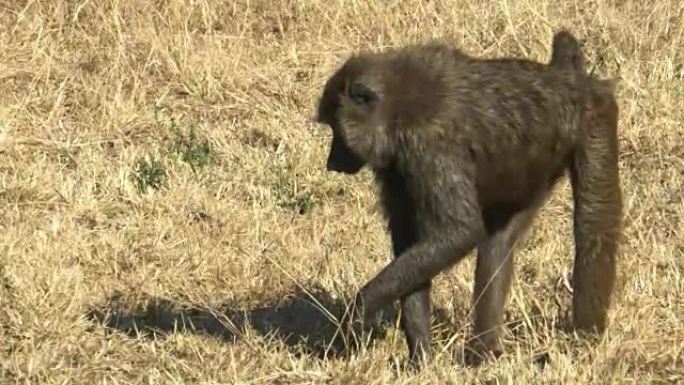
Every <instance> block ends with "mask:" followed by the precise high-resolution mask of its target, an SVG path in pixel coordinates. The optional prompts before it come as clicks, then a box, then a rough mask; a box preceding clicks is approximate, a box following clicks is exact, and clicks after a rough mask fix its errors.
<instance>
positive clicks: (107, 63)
mask: <svg viewBox="0 0 684 385" xmlns="http://www.w3.org/2000/svg"><path fill="white" fill-rule="evenodd" d="M560 28H567V29H569V30H570V31H572V32H573V34H575V35H576V36H578V37H580V38H581V39H583V40H584V43H585V44H584V50H585V53H586V55H587V62H588V63H587V66H588V68H590V69H592V70H593V71H594V72H595V73H597V74H599V75H600V76H602V77H610V78H615V79H617V84H618V87H617V95H618V102H619V106H620V125H619V132H620V152H621V155H620V168H621V177H622V188H623V194H624V202H625V216H624V218H625V233H624V239H623V244H622V248H621V253H620V257H619V282H618V285H617V286H618V287H617V294H616V297H615V302H614V306H613V308H612V310H611V312H610V327H609V330H608V331H607V333H606V334H605V336H603V337H602V338H599V339H596V340H591V339H586V338H581V337H579V336H577V335H575V334H573V333H572V332H571V331H570V330H569V328H568V327H567V326H568V312H569V311H570V302H571V294H570V292H569V290H568V287H569V286H568V283H567V282H568V280H569V279H570V275H571V270H572V257H573V247H574V246H573V243H572V200H571V194H570V188H569V184H568V183H567V181H564V182H563V183H561V184H560V185H559V186H558V188H557V189H556V190H555V191H554V194H553V196H552V198H551V200H550V201H549V202H548V204H547V205H546V206H545V207H544V209H543V210H542V211H541V212H540V215H539V217H538V218H537V220H536V221H535V223H534V226H533V228H532V229H531V230H530V232H529V233H528V234H527V236H526V237H525V238H524V239H523V240H521V242H520V244H519V247H518V250H517V252H516V254H515V259H516V268H515V274H516V276H515V280H514V283H513V288H512V292H511V295H510V297H509V301H508V305H507V314H506V322H507V325H508V334H507V337H506V341H505V354H504V355H503V356H501V357H500V359H499V360H497V361H490V362H487V363H486V364H485V365H483V366H481V367H478V368H472V367H468V366H465V365H464V364H463V363H462V362H461V361H460V360H459V359H458V354H457V353H458V351H459V349H460V347H461V346H462V345H463V343H464V342H465V341H466V339H467V338H469V335H470V334H469V332H470V330H471V326H472V325H471V318H470V315H471V301H470V299H471V294H472V281H473V270H474V263H473V258H472V255H471V256H470V257H469V258H467V259H466V260H465V261H463V262H462V263H460V264H459V265H457V266H455V267H454V268H453V269H451V270H449V271H447V272H445V273H443V274H441V275H440V276H439V277H438V278H437V279H436V281H435V283H434V290H433V293H434V307H435V309H434V328H435V333H434V348H435V351H436V353H437V356H436V357H435V360H434V361H433V362H432V363H431V364H430V365H428V366H427V367H426V368H425V369H424V370H423V371H421V372H418V373H416V372H412V371H409V370H407V369H406V367H405V362H406V345H405V341H404V337H403V335H402V333H401V331H400V330H399V329H398V328H397V309H388V310H387V311H386V312H385V317H384V319H385V321H384V322H381V323H379V324H378V325H376V326H377V327H376V328H375V329H376V330H375V331H376V333H374V334H373V338H371V339H370V340H369V341H368V343H367V345H366V347H365V349H362V350H361V351H360V352H358V353H357V354H354V355H353V356H352V357H350V358H345V357H339V356H335V355H332V354H327V353H328V352H327V349H326V348H327V347H328V342H329V340H330V336H331V335H332V333H334V331H335V324H334V319H335V317H337V316H339V314H340V311H341V309H343V307H344V305H345V303H346V302H347V301H349V300H350V299H351V298H352V297H353V295H354V293H355V292H356V290H358V289H359V288H360V287H361V286H362V285H363V284H364V283H365V282H366V281H367V280H368V279H370V278H371V277H372V276H373V275H374V274H375V273H377V272H378V271H379V269H381V268H382V267H383V266H384V265H385V264H386V263H387V262H388V260H389V258H391V254H390V245H389V240H388V236H387V234H386V232H385V225H384V223H383V221H382V218H381V216H380V213H379V210H378V206H377V203H376V191H375V186H374V184H373V182H372V179H371V175H370V173H369V172H368V171H364V172H362V173H361V174H360V175H357V176H343V175H340V174H334V173H328V172H326V171H325V157H326V151H327V149H328V142H329V139H330V132H329V131H328V129H327V128H326V127H324V126H320V125H317V124H315V123H314V122H313V117H314V114H315V106H316V103H317V101H318V98H319V96H320V93H321V90H322V87H323V84H324V82H325V80H326V78H327V77H328V76H329V75H330V74H331V73H332V71H334V70H335V69H336V68H337V67H338V66H339V65H340V64H341V63H342V62H343V61H344V60H345V59H346V58H347V57H348V56H349V55H350V54H351V53H352V52H354V51H357V50H359V49H371V50H381V49H384V48H388V47H393V46H401V45H404V44H407V43H414V42H421V41H428V40H431V39H442V40H445V41H447V42H449V43H451V44H454V45H456V46H459V47H461V48H462V49H463V50H465V51H466V52H468V53H469V54H472V55H478V56H486V57H495V56H515V57H525V58H531V59H535V60H540V61H547V60H548V57H549V54H550V42H551V37H552V36H553V33H554V32H556V31H557V30H559V29H560ZM683 52H684V3H682V2H681V1H676V0H656V1H653V2H642V1H638V0H610V1H599V0H588V1H568V2H556V1H549V0H521V1H511V0H498V1H481V0H476V1H446V0H432V1H428V0H424V1H386V2H380V1H378V2H361V1H342V0H333V1H322V0H310V1H306V0H280V1H272V2H269V1H258V0H251V1H250V0H236V1H204V0H194V1H181V0H156V1H143V0H130V1H123V0H53V1H49V0H36V1H30V0H29V1H27V0H22V1H19V0H17V1H11V0H4V1H0V384H190V383H192V384H195V383H196V384H678V383H679V384H681V383H684V278H683V274H684V53H683Z"/></svg>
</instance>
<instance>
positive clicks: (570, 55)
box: [549, 30, 584, 72]
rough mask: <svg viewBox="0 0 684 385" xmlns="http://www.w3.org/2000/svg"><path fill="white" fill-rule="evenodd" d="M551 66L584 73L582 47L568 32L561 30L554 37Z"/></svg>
mask: <svg viewBox="0 0 684 385" xmlns="http://www.w3.org/2000/svg"><path fill="white" fill-rule="evenodd" d="M552 47H553V48H552V51H551V61H550V63H549V64H550V65H551V66H554V67H560V68H564V69H573V70H575V71H580V72H584V53H582V45H581V44H580V42H579V41H578V40H577V39H576V38H575V37H574V36H573V35H572V34H571V33H570V32H568V31H566V30H561V31H558V32H556V34H555V35H553V45H552Z"/></svg>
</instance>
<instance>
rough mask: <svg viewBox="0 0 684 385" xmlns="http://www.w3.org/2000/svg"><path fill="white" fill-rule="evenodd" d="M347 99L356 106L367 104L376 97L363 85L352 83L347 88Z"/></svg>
mask: <svg viewBox="0 0 684 385" xmlns="http://www.w3.org/2000/svg"><path fill="white" fill-rule="evenodd" d="M349 97H350V98H351V99H352V100H353V101H354V102H355V103H357V104H368V103H370V102H372V101H374V100H375V99H377V97H378V95H376V94H375V92H373V91H372V90H371V89H370V88H368V87H367V86H365V85H364V84H361V83H353V84H352V85H351V86H350V87H349Z"/></svg>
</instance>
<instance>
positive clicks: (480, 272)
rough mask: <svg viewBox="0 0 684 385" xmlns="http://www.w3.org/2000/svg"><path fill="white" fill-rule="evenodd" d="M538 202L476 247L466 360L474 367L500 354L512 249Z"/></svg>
mask: <svg viewBox="0 0 684 385" xmlns="http://www.w3.org/2000/svg"><path fill="white" fill-rule="evenodd" d="M538 207H539V203H536V204H535V205H534V206H533V207H530V208H528V209H526V210H524V211H521V212H518V213H516V214H514V215H513V216H512V217H511V218H510V220H509V221H508V223H506V224H505V225H503V226H501V227H499V228H498V229H495V230H494V231H493V232H492V233H491V234H490V236H489V237H488V238H487V240H485V241H484V242H483V243H481V244H480V245H479V246H478V251H477V265H476V268H475V289H474V291H473V301H474V305H475V320H474V321H475V322H474V323H475V327H474V336H473V340H472V341H471V342H470V343H469V344H468V345H469V352H468V355H467V359H468V361H469V362H470V363H471V364H477V363H479V362H480V361H481V360H482V359H484V358H485V357H484V356H485V355H487V354H490V353H491V354H493V355H495V356H496V355H499V354H500V353H501V337H502V330H503V326H502V322H503V313H504V305H505V303H506V298H507V296H508V291H509V288H510V285H511V279H512V276H513V255H512V254H513V249H514V246H515V243H516V241H517V240H518V239H519V238H520V236H521V235H522V234H523V233H524V232H525V230H526V229H527V228H528V227H529V225H530V223H531V222H532V218H533V217H534V215H535V213H536V212H537V208H538Z"/></svg>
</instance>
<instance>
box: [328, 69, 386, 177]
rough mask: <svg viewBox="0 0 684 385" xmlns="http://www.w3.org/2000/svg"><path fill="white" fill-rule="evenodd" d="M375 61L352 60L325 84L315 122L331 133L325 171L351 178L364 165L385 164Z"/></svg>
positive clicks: (379, 165)
mask: <svg viewBox="0 0 684 385" xmlns="http://www.w3.org/2000/svg"><path fill="white" fill-rule="evenodd" d="M375 60H377V59H375V58H371V57H369V56H356V57H353V58H351V59H349V60H348V61H347V62H346V63H345V64H344V65H343V66H342V67H341V68H340V69H339V70H337V72H335V73H334V74H333V75H332V76H331V77H330V79H328V81H327V82H326V84H325V88H324V90H323V95H322V97H321V100H320V103H319V106H318V117H317V121H318V122H319V123H323V124H327V125H328V126H330V128H331V129H332V134H333V136H332V141H331V144H330V153H329V154H328V161H327V169H328V170H329V171H336V172H342V173H346V174H355V173H357V172H358V171H359V170H360V169H361V168H362V167H363V166H364V165H366V164H368V165H370V166H371V167H382V166H383V165H384V164H385V163H386V162H387V156H388V148H389V144H388V139H387V130H386V127H385V125H386V123H385V119H384V118H383V113H382V111H383V105H384V100H383V96H382V85H381V78H380V75H379V74H376V73H375V71H374V69H375V68H376V67H377V66H376V63H374V61H375Z"/></svg>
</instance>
